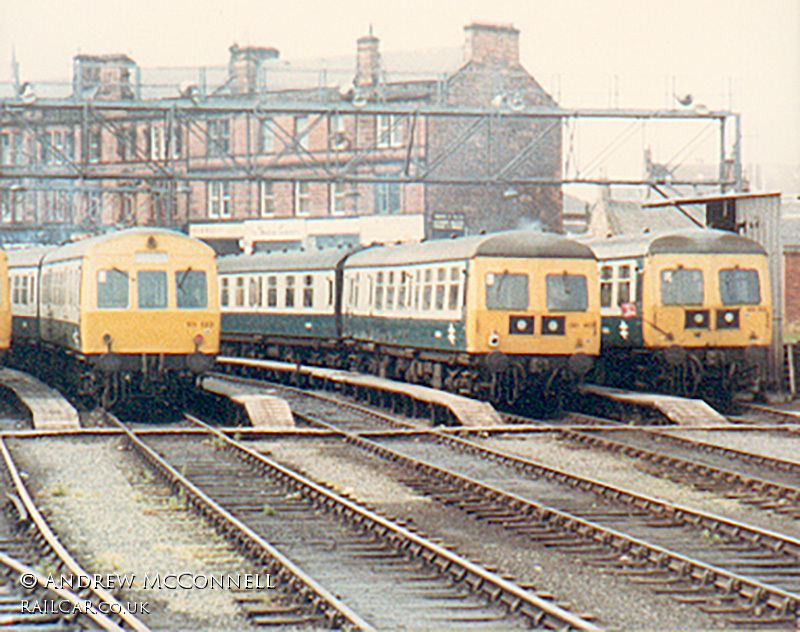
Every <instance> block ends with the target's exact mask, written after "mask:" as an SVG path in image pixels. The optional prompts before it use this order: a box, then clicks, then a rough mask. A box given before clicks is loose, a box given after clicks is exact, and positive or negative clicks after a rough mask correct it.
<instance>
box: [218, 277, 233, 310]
mask: <svg viewBox="0 0 800 632" xmlns="http://www.w3.org/2000/svg"><path fill="white" fill-rule="evenodd" d="M230 295H231V294H230V289H229V286H228V277H222V279H221V280H220V297H219V302H220V305H222V307H227V306H228V303H229V302H230Z"/></svg>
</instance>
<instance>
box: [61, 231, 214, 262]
mask: <svg viewBox="0 0 800 632" xmlns="http://www.w3.org/2000/svg"><path fill="white" fill-rule="evenodd" d="M139 236H140V237H148V238H149V237H151V236H152V237H155V238H156V240H157V239H158V238H159V237H161V238H170V239H180V240H186V241H187V242H191V243H193V244H195V245H196V247H197V248H199V249H201V250H205V251H207V253H208V254H209V256H213V253H214V250H213V249H212V248H211V246H208V245H206V244H204V243H203V242H201V241H199V240H197V239H195V238H193V237H189V236H188V235H186V234H185V233H181V232H179V231H176V230H168V229H166V228H127V229H125V230H118V231H113V232H109V233H104V234H102V235H96V236H94V237H87V238H86V239H80V240H78V241H73V242H70V243H68V244H64V245H63V246H59V247H58V248H56V249H55V250H53V251H52V252H51V253H49V254H47V256H46V259H47V261H48V262H54V261H65V260H67V259H77V258H80V257H83V256H85V255H86V254H87V253H88V252H89V251H90V250H92V249H94V248H97V247H100V246H103V245H107V244H110V243H114V242H117V241H120V240H123V239H131V238H134V239H135V238H136V237H139Z"/></svg>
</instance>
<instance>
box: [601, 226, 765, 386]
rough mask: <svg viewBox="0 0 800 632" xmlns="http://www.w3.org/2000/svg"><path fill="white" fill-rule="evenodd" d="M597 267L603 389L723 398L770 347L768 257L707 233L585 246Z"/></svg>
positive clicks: (755, 370) (728, 236) (751, 373)
mask: <svg viewBox="0 0 800 632" xmlns="http://www.w3.org/2000/svg"><path fill="white" fill-rule="evenodd" d="M586 243H587V244H588V245H589V246H590V247H592V249H593V250H594V251H595V254H596V255H597V258H598V261H599V266H600V270H599V280H600V300H601V309H600V311H601V315H602V362H601V364H600V368H602V370H603V372H604V373H605V374H606V375H605V376H603V377H604V379H605V380H607V381H608V380H610V381H614V380H615V381H616V382H618V383H619V382H622V383H627V384H620V385H629V384H630V383H631V382H636V383H642V384H644V385H647V386H655V387H656V388H658V389H659V390H667V391H670V392H675V393H679V394H684V395H694V394H697V393H701V394H706V395H708V396H709V397H710V398H712V399H725V398H727V397H728V396H729V395H730V393H731V390H732V389H735V388H742V387H745V386H747V384H748V383H750V386H754V385H755V384H754V382H757V381H758V376H759V375H760V373H761V369H762V368H763V366H764V362H765V360H766V354H767V348H768V346H769V344H770V342H771V336H772V334H771V323H772V316H771V313H772V307H771V305H770V287H769V283H770V280H769V274H768V268H767V257H766V252H765V251H764V249H763V248H762V247H761V246H760V245H759V244H758V243H756V242H755V241H753V240H751V239H747V238H745V237H741V236H739V235H737V234H734V233H730V232H726V231H719V230H713V229H699V228H698V229H690V230H685V231H678V232H674V233H667V234H665V233H659V234H644V235H638V236H619V237H613V238H609V239H602V240H593V241H587V242H586Z"/></svg>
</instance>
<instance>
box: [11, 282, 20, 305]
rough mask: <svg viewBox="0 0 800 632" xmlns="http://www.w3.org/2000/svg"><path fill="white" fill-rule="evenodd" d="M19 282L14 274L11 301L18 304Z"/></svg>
mask: <svg viewBox="0 0 800 632" xmlns="http://www.w3.org/2000/svg"><path fill="white" fill-rule="evenodd" d="M19 284H20V281H19V277H18V276H15V277H14V290H13V292H12V293H11V302H12V303H14V304H15V305H19Z"/></svg>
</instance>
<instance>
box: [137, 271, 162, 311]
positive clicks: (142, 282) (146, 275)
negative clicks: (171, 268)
mask: <svg viewBox="0 0 800 632" xmlns="http://www.w3.org/2000/svg"><path fill="white" fill-rule="evenodd" d="M137 285H138V290H139V309H165V308H166V307H167V273H166V272H165V271H164V270H140V271H139V273H138V275H137Z"/></svg>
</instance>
